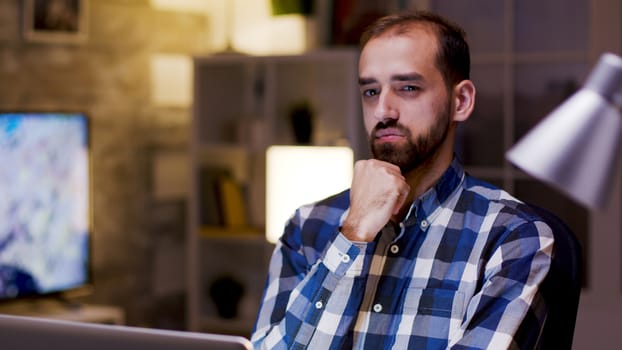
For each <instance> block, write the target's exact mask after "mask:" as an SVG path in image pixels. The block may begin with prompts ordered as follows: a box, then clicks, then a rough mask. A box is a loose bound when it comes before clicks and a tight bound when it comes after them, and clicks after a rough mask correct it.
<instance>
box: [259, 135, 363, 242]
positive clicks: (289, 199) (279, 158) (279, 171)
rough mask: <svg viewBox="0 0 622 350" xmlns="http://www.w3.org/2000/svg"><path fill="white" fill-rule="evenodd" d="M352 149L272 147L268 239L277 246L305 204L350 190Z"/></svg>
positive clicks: (269, 153) (269, 152) (268, 170)
mask: <svg viewBox="0 0 622 350" xmlns="http://www.w3.org/2000/svg"><path fill="white" fill-rule="evenodd" d="M353 163H354V155H353V152H352V149H350V148H349V147H317V146H271V147H269V148H268V150H267V153H266V239H267V240H268V241H270V242H272V243H274V242H276V241H277V240H278V238H279V237H280V236H281V234H282V233H283V229H284V228H285V222H286V221H287V220H288V219H289V217H290V216H291V215H292V214H293V213H294V211H295V210H296V209H297V208H298V207H300V206H301V205H303V204H308V203H311V202H314V201H318V200H320V199H323V198H325V197H328V196H330V195H333V194H336V193H338V192H341V191H343V190H345V189H347V188H349V187H350V184H351V182H352V172H353Z"/></svg>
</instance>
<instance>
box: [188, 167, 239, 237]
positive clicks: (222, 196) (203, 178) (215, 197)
mask: <svg viewBox="0 0 622 350" xmlns="http://www.w3.org/2000/svg"><path fill="white" fill-rule="evenodd" d="M199 190H200V192H201V195H200V199H199V203H200V204H199V217H200V220H199V222H200V225H201V226H202V227H212V228H215V229H221V230H222V229H223V228H225V229H236V230H248V229H249V227H250V225H249V220H248V210H247V207H246V206H247V202H248V201H247V198H246V191H245V188H244V185H243V184H242V183H240V182H239V181H238V180H236V179H235V178H234V177H233V176H232V175H231V173H230V172H229V171H227V170H226V169H223V168H219V167H211V166H209V167H203V168H202V169H201V170H200V176H199Z"/></svg>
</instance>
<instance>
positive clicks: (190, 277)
mask: <svg viewBox="0 0 622 350" xmlns="http://www.w3.org/2000/svg"><path fill="white" fill-rule="evenodd" d="M357 63H358V52H357V50H355V49H336V50H323V51H317V52H310V53H306V54H303V55H295V56H246V55H236V54H223V55H213V56H205V57H197V58H195V60H194V106H193V107H194V109H193V121H192V128H191V130H192V134H191V142H190V155H191V171H190V174H191V179H190V184H191V187H190V199H189V210H188V212H189V220H188V223H189V225H188V226H189V227H188V233H187V323H188V328H189V329H190V330H193V331H208V332H217V333H230V334H240V335H244V336H249V335H250V332H251V329H252V326H253V324H254V321H255V317H256V312H257V309H258V306H259V303H260V299H261V294H262V292H263V287H264V283H265V277H266V273H267V267H268V260H269V256H270V254H271V252H272V249H273V246H272V245H270V244H269V243H267V241H266V239H265V235H264V225H265V151H266V149H267V147H268V146H270V145H273V144H294V143H295V138H294V133H293V131H292V128H291V124H290V120H289V114H290V111H291V109H292V108H293V107H294V106H296V105H299V104H301V103H306V104H308V105H309V106H310V107H311V110H312V112H313V133H312V144H313V145H322V146H326V145H337V144H339V145H343V144H347V145H349V146H350V147H352V149H353V150H354V154H355V158H363V157H366V156H367V154H366V152H367V140H366V137H365V132H364V128H363V123H362V115H361V111H360V99H359V92H358V86H357V78H358V72H357ZM208 168H224V169H226V170H228V172H229V173H230V174H231V176H232V177H233V179H234V180H235V181H236V182H237V183H238V184H239V185H240V186H241V188H242V192H243V193H244V194H245V198H244V199H245V200H244V203H245V204H246V205H245V211H246V216H247V217H246V220H245V221H246V224H245V225H241V226H239V227H225V226H218V225H210V226H206V225H204V224H205V223H206V220H205V211H206V210H208V211H209V210H211V209H213V208H212V207H210V206H208V203H207V202H208V198H205V197H204V196H203V195H204V193H201V192H202V182H201V181H202V177H201V174H202V172H204V171H205V169H208ZM218 277H227V278H229V279H232V280H234V281H236V282H238V283H239V284H240V285H241V286H242V289H243V295H242V296H241V297H240V298H239V300H238V303H237V305H238V310H237V313H236V315H235V316H234V317H223V315H222V312H221V313H219V312H218V309H217V305H220V306H222V304H219V303H218V302H215V300H214V298H213V297H212V296H211V295H210V287H211V286H213V284H212V283H213V282H214V281H215V280H216V279H218ZM229 282H230V281H229ZM230 287H231V288H232V291H235V289H236V287H235V283H234V284H232V285H231V286H230ZM221 311H222V310H221Z"/></svg>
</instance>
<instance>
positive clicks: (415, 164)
mask: <svg viewBox="0 0 622 350" xmlns="http://www.w3.org/2000/svg"><path fill="white" fill-rule="evenodd" d="M450 107H451V102H449V101H448V102H447V103H446V104H445V107H444V108H443V110H441V112H440V113H439V114H438V115H437V123H435V124H434V125H433V126H432V128H430V130H428V132H427V133H426V134H423V135H420V136H418V137H417V138H415V139H413V137H412V133H411V132H410V130H409V129H408V128H406V127H404V126H403V125H401V124H398V122H397V120H395V119H390V120H387V121H385V122H380V123H378V125H376V126H375V127H374V129H373V130H372V132H371V136H370V139H369V144H370V147H371V152H372V155H373V157H374V158H376V159H378V160H382V161H385V162H389V163H391V164H395V165H397V166H398V167H399V168H400V171H401V172H402V174H406V173H408V172H410V171H412V170H414V169H417V168H419V167H420V166H421V165H423V164H425V163H426V162H428V161H430V160H432V159H433V157H434V155H435V154H436V151H437V150H438V149H439V147H440V146H441V145H442V144H443V143H444V142H445V139H446V138H447V134H448V132H449V125H450V122H451V116H450ZM389 127H391V128H396V129H398V130H400V131H401V132H402V133H403V134H404V135H405V137H406V144H404V145H402V144H399V145H398V144H392V143H381V144H376V143H375V142H374V136H373V135H375V134H376V131H378V130H382V129H385V128H389Z"/></svg>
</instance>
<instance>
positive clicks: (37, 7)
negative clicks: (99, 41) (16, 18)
mask: <svg viewBox="0 0 622 350" xmlns="http://www.w3.org/2000/svg"><path fill="white" fill-rule="evenodd" d="M23 4H24V7H23V18H22V19H23V20H22V23H23V26H24V28H23V34H24V38H25V39H26V40H28V41H33V42H49V43H70V44H79V43H83V42H85V41H86V39H87V38H88V20H89V18H88V0H24V2H23Z"/></svg>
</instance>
